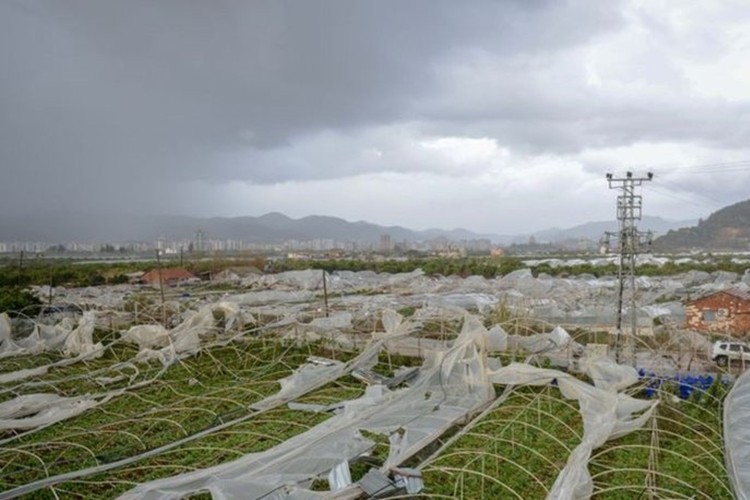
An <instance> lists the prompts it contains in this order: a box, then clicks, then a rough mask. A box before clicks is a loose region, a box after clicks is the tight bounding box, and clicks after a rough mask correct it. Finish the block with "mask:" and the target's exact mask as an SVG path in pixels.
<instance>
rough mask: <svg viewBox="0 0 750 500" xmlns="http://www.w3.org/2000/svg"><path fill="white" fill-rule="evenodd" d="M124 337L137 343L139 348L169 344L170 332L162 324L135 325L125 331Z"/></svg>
mask: <svg viewBox="0 0 750 500" xmlns="http://www.w3.org/2000/svg"><path fill="white" fill-rule="evenodd" d="M122 338H123V340H126V341H128V342H133V343H135V344H137V345H138V348H139V349H144V348H152V347H164V346H166V345H168V344H169V332H168V331H167V329H166V328H164V327H163V326H161V325H135V326H133V327H131V328H130V329H129V330H128V331H127V332H125V333H124V334H123V335H122Z"/></svg>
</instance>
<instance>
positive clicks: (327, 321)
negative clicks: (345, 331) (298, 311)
mask: <svg viewBox="0 0 750 500" xmlns="http://www.w3.org/2000/svg"><path fill="white" fill-rule="evenodd" d="M310 326H311V327H312V328H315V329H316V330H321V331H324V332H327V331H330V330H334V329H337V328H339V329H340V328H351V326H352V314H351V313H349V312H342V313H338V314H334V315H333V316H330V317H328V318H315V319H314V320H312V322H310Z"/></svg>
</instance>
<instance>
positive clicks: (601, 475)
mask: <svg viewBox="0 0 750 500" xmlns="http://www.w3.org/2000/svg"><path fill="white" fill-rule="evenodd" d="M665 390H666V389H665ZM722 395H723V394H719V396H722ZM716 396H717V394H716V392H715V391H712V390H709V391H707V392H706V393H705V394H703V395H702V396H699V397H695V398H691V399H690V400H688V401H682V400H676V399H674V398H673V393H671V392H664V393H662V394H661V398H660V399H661V401H660V403H659V406H658V407H657V411H656V413H655V416H654V417H653V418H652V419H651V421H650V422H649V423H648V424H647V425H646V426H645V427H644V428H642V429H639V430H636V431H634V432H633V433H631V434H628V435H626V436H624V437H622V438H619V439H614V440H612V441H608V442H607V443H605V445H604V446H602V447H601V448H599V449H597V450H594V453H593V456H592V458H591V462H590V465H589V471H590V472H591V474H592V476H593V479H594V494H595V497H596V498H614V499H629V498H641V497H643V498H711V499H714V498H732V494H731V492H730V490H729V481H728V478H727V475H726V470H725V467H724V458H723V452H722V446H721V442H722V435H721V411H720V408H721V397H716ZM576 406H577V405H576V404H575V402H571V401H568V400H565V399H563V398H562V397H561V395H560V394H559V392H558V390H557V389H556V388H555V387H553V386H545V387H542V388H530V387H522V388H516V389H515V390H514V391H513V392H512V393H511V395H510V397H509V398H508V399H507V400H506V401H505V402H504V403H503V404H502V405H500V406H498V407H497V408H496V409H494V410H493V411H492V412H490V413H489V414H488V415H487V416H485V417H484V418H483V419H482V420H481V421H479V423H478V424H477V425H476V426H474V427H473V428H472V429H471V430H470V431H469V432H467V433H466V434H464V435H462V436H461V437H460V438H459V439H458V440H457V441H456V442H455V443H454V444H453V445H452V446H450V447H449V448H448V449H447V450H445V451H444V452H443V453H442V454H440V455H439V456H438V457H437V458H436V459H434V460H433V461H432V462H430V463H429V464H427V466H426V467H425V468H424V469H423V472H424V479H425V486H426V490H425V492H424V495H423V496H424V497H426V498H429V497H435V498H445V497H450V498H544V497H546V496H547V495H548V493H549V489H550V488H551V486H552V484H553V482H554V480H555V478H556V477H557V475H558V474H559V472H560V470H562V468H563V467H564V466H565V465H566V461H567V458H568V456H569V455H570V452H571V451H572V450H573V448H575V446H577V445H578V443H579V442H580V441H581V436H582V434H583V424H582V420H581V417H580V414H579V411H578V409H577V407H576ZM654 494H655V495H656V496H655V497H654V496H653V495H654Z"/></svg>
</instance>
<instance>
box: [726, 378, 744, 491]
mask: <svg viewBox="0 0 750 500" xmlns="http://www.w3.org/2000/svg"><path fill="white" fill-rule="evenodd" d="M724 448H725V460H726V463H727V473H728V475H729V480H730V482H731V485H732V491H733V492H734V494H735V496H736V497H737V498H739V499H742V500H747V499H750V371H746V372H745V373H743V374H742V375H741V376H740V377H739V378H738V379H737V381H736V382H735V383H734V386H733V387H732V390H731V391H729V394H727V396H726V398H725V399H724Z"/></svg>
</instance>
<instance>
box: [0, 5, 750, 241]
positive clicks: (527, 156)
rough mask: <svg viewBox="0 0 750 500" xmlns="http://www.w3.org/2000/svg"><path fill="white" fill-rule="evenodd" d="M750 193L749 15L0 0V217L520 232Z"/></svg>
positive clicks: (689, 209)
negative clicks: (619, 195) (631, 188)
mask: <svg viewBox="0 0 750 500" xmlns="http://www.w3.org/2000/svg"><path fill="white" fill-rule="evenodd" d="M627 170H632V171H633V172H635V173H636V174H645V173H646V172H647V171H653V172H654V173H655V178H654V180H653V182H651V183H650V185H649V186H648V187H647V188H646V189H644V191H643V195H644V213H645V214H649V215H659V216H663V217H666V218H672V219H688V218H697V217H701V216H705V215H707V214H708V213H710V212H711V211H713V210H715V209H717V208H719V207H721V206H724V205H727V204H730V203H733V202H736V201H740V200H744V199H748V198H750V189H749V188H750V2H747V1H745V0H737V1H719V0H705V1H700V2H699V1H670V0H663V1H658V0H641V1H622V2H620V1H613V0H607V1H602V0H581V1H567V2H566V1H559V0H554V1H552V0H550V1H541V0H540V1H536V0H507V1H500V0H492V1H489V0H488V1H486V2H483V1H474V0H470V1H466V2H463V1H454V0H450V1H439V0H425V1H421V0H406V1H403V0H390V1H374V0H370V1H357V0H338V1H323V0H314V1H311V0H296V1H280V0H269V1H254V0H245V1H241V0H238V1H217V0H210V1H209V0H204V1H188V0H159V1H154V0H118V1H109V0H88V1H78V0H64V1H61V0H49V1H41V0H39V1H35V0H0V175H1V176H0V179H1V180H0V214H6V215H7V214H16V213H18V212H20V211H36V212H45V211H47V212H50V211H54V212H61V211H67V210H70V211H77V212H81V211H85V212H91V211H101V210H105V211H109V212H128V213H139V214H142V213H158V214H186V215H196V216H234V215H261V214H263V213H266V212H270V211H279V212H283V213H286V214H287V215H290V216H292V217H301V216H305V215H310V214H322V215H334V216H339V217H342V218H345V219H347V220H351V221H354V220H360V219H364V220H367V221H370V222H375V223H380V224H400V225H403V226H407V227H411V228H414V229H424V228H428V227H440V228H445V229H450V228H454V227H464V228H467V229H472V230H476V231H483V232H493V233H523V232H530V231H532V230H538V229H544V228H548V227H552V226H558V227H569V226H572V225H575V224H578V223H582V222H586V221H590V220H606V219H612V218H614V212H615V198H616V192H614V191H610V190H609V189H608V187H607V183H606V181H605V178H604V175H605V173H606V172H613V173H615V174H623V173H624V172H625V171H627Z"/></svg>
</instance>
